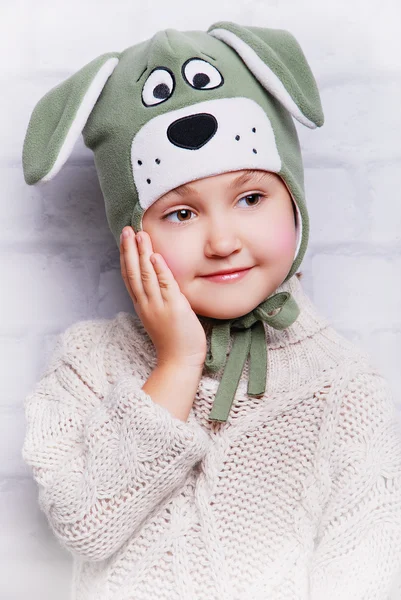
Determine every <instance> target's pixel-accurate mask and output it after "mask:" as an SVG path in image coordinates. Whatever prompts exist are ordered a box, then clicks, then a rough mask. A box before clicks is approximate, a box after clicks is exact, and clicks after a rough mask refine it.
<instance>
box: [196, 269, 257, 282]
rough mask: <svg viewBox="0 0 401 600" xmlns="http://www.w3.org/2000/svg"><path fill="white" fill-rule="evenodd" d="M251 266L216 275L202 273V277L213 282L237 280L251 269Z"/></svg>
mask: <svg viewBox="0 0 401 600" xmlns="http://www.w3.org/2000/svg"><path fill="white" fill-rule="evenodd" d="M252 268H253V267H249V268H248V269H242V270H241V271H233V272H231V273H220V274H218V275H204V276H203V279H208V280H209V281H215V282H222V283H224V282H227V283H229V282H230V281H238V280H240V279H243V278H244V277H245V276H246V274H247V273H249V271H251V269H252Z"/></svg>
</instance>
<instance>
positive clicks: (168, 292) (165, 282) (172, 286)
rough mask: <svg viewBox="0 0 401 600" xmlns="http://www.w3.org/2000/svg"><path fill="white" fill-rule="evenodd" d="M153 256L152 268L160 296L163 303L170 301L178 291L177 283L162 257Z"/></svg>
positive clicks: (158, 255)
mask: <svg viewBox="0 0 401 600" xmlns="http://www.w3.org/2000/svg"><path fill="white" fill-rule="evenodd" d="M153 256H154V259H155V260H154V263H153V268H154V270H155V273H156V276H157V279H158V283H159V289H160V294H161V296H162V298H163V300H164V301H165V302H168V301H171V299H172V296H173V294H176V293H177V291H180V289H179V286H178V283H177V281H176V279H175V277H174V275H173V274H172V272H171V271H170V269H169V268H168V265H167V263H166V261H165V260H164V259H163V257H162V255H161V254H154V255H153Z"/></svg>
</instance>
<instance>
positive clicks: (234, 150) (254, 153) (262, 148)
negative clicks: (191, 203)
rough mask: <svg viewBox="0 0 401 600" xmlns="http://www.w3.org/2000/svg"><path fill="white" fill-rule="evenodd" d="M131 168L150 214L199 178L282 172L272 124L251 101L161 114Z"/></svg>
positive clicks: (141, 138) (135, 146) (138, 144)
mask: <svg viewBox="0 0 401 600" xmlns="http://www.w3.org/2000/svg"><path fill="white" fill-rule="evenodd" d="M131 164H132V171H133V176H134V181H135V186H136V188H137V190H138V199H139V204H140V206H141V207H142V208H143V209H144V211H145V210H147V209H148V208H149V206H151V205H152V204H153V203H154V202H156V200H157V199H158V198H160V196H163V194H166V193H167V192H169V191H170V190H172V189H174V188H175V187H178V186H179V185H183V184H184V183H188V182H190V181H194V180H196V179H201V178H203V177H209V176H212V175H218V174H219V173H224V172H227V171H238V170H242V169H263V170H266V171H273V172H278V171H280V169H281V159H280V156H279V153H278V150H277V145H276V141H275V137H274V132H273V128H272V126H271V123H270V121H269V119H268V117H267V115H266V113H265V112H264V110H263V109H262V108H261V107H260V106H259V104H257V103H256V102H255V101H254V100H251V99H249V98H222V99H217V100H208V101H206V102H199V103H197V104H193V105H192V106H186V107H184V108H181V109H179V110H175V111H172V112H169V113H166V114H163V115H158V116H157V117H155V118H154V119H151V120H150V121H148V122H147V123H146V124H145V125H144V126H143V127H142V128H141V129H140V130H139V131H138V132H137V134H136V135H135V137H134V139H133V141H132V146H131Z"/></svg>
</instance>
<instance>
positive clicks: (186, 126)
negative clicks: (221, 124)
mask: <svg viewBox="0 0 401 600" xmlns="http://www.w3.org/2000/svg"><path fill="white" fill-rule="evenodd" d="M216 131H217V121H216V118H215V117H214V116H213V115H210V114H208V113H199V114H197V115H189V116H188V117H182V119H177V121H174V123H171V125H169V128H168V129H167V137H168V139H169V140H170V142H171V143H172V144H174V145H175V146H179V147H180V148H185V149H187V150H198V149H199V148H202V146H204V145H205V144H206V143H207V142H208V141H209V140H210V139H211V138H212V137H213V136H214V134H215V133H216Z"/></svg>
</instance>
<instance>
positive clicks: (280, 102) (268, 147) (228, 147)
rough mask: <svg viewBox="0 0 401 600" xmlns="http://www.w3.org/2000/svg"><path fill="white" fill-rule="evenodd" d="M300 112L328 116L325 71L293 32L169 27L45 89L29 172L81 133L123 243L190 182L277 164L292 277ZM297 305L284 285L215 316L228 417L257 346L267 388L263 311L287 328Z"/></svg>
mask: <svg viewBox="0 0 401 600" xmlns="http://www.w3.org/2000/svg"><path fill="white" fill-rule="evenodd" d="M292 117H294V118H295V119H297V120H298V121H299V122H300V123H302V124H303V125H306V126H307V127H309V128H311V129H314V128H316V127H320V126H321V125H323V122H324V116H323V111H322V106H321V102H320V96H319V91H318V88H317V85H316V81H315V79H314V76H313V74H312V72H311V70H310V67H309V65H308V63H307V61H306V58H305V56H304V54H303V52H302V49H301V47H300V46H299V44H298V42H297V41H296V39H295V38H294V37H293V35H292V34H291V33H289V32H288V31H285V30H282V29H268V28H262V27H245V26H242V25H238V24H236V23H232V22H228V21H220V22H218V23H215V24H214V25H212V26H211V27H209V29H208V31H207V32H203V31H187V32H180V31H177V30H175V29H166V30H164V31H159V32H157V33H156V34H155V35H154V36H153V37H152V38H151V39H149V40H146V41H144V42H141V43H139V44H136V45H135V46H131V47H130V48H127V49H126V50H124V51H123V52H109V53H106V54H102V55H101V56H99V57H98V58H96V59H94V60H93V61H91V62H90V63H88V64H87V65H85V66H84V67H82V69H80V70H79V71H78V72H77V73H75V74H74V75H72V76H71V77H69V78H68V79H66V80H65V81H64V82H62V83H61V84H59V85H57V86H56V87H54V88H53V89H51V90H50V91H49V92H48V93H47V94H46V95H45V96H44V97H43V98H41V100H40V101H39V102H38V103H37V105H36V106H35V108H34V110H33V112H32V115H31V118H30V122H29V125H28V129H27V133H26V136H25V141H24V147H23V156H22V161H23V169H24V177H25V181H26V183H27V184H29V185H33V184H37V183H41V182H47V181H50V180H51V179H53V177H54V176H55V175H56V174H57V173H58V172H59V171H60V169H61V168H62V166H63V165H64V163H65V162H66V160H67V159H68V157H69V155H70V154H71V152H72V149H73V147H74V145H75V142H76V140H77V138H78V137H79V135H80V134H81V133H82V135H83V138H84V142H85V145H86V146H87V147H88V148H91V150H92V151H93V152H94V159H95V165H96V170H97V173H98V177H99V182H100V187H101V189H102V193H103V196H104V201H105V207H106V215H107V220H108V223H109V226H110V229H111V231H112V233H113V235H114V237H115V240H116V243H117V245H118V246H119V240H120V234H121V231H122V229H123V228H124V227H125V226H127V225H130V226H132V227H133V229H134V231H135V232H138V231H140V230H141V229H142V217H143V214H144V212H145V211H146V210H147V209H148V208H149V207H150V206H151V205H152V204H153V203H154V202H156V201H157V200H158V198H160V197H161V196H162V195H164V194H165V193H167V192H169V191H170V190H172V189H174V188H176V187H178V186H180V185H182V184H185V183H188V182H190V181H193V180H196V179H201V178H203V177H209V176H212V175H218V174H219V173H225V172H228V171H236V170H242V169H261V170H266V171H272V172H274V173H277V174H278V175H279V176H280V177H281V179H282V180H283V181H284V183H285V184H286V186H287V189H288V191H289V193H290V194H291V197H292V200H293V202H294V206H295V209H296V223H297V235H298V243H297V248H296V252H295V256H294V261H293V264H292V266H291V269H290V271H289V272H288V274H287V276H286V278H285V280H284V282H285V281H287V280H288V279H289V278H290V277H292V275H293V274H294V273H295V272H296V270H297V269H298V267H299V265H300V264H301V262H302V259H303V257H304V254H305V252H306V248H307V244H308V238H309V218H308V212H307V208H306V203H305V197H304V173H303V164H302V156H301V151H300V145H299V140H298V136H297V132H296V129H295V126H294V122H293V120H292ZM276 310H277V312H275V311H276ZM273 313H275V314H273ZM298 315H299V307H298V305H297V304H296V302H295V300H294V298H293V297H292V296H291V294H289V293H287V292H284V293H278V294H274V295H272V296H269V297H268V298H267V299H265V300H264V301H263V302H262V303H260V304H259V305H258V306H257V307H256V308H255V309H253V310H252V311H251V312H249V313H248V314H246V315H243V316H241V317H239V318H237V319H224V320H223V319H210V321H212V323H213V330H212V335H211V344H210V352H209V354H208V356H207V358H206V361H205V366H206V367H207V368H208V369H209V370H210V371H212V372H218V371H219V370H220V369H221V368H222V367H223V366H225V369H224V372H223V375H222V378H221V382H220V385H219V389H218V391H217V395H216V398H215V400H214V404H213V407H212V410H211V412H210V415H209V419H210V420H216V421H226V420H227V417H228V414H229V411H230V408H231V404H232V402H233V399H234V395H235V392H236V389H237V386H238V383H239V380H240V377H241V373H242V370H243V367H244V364H245V361H246V359H247V357H248V355H250V369H249V382H248V389H247V393H248V395H250V396H260V395H263V394H264V392H265V388H266V374H267V349H266V339H265V329H264V326H263V321H265V322H267V323H268V324H269V325H270V326H271V327H274V328H276V329H284V328H285V327H288V326H289V325H291V324H292V323H293V322H294V321H295V320H296V319H297V317H298ZM231 331H233V332H235V338H234V340H233V345H232V348H231V351H230V354H229V357H228V359H227V349H228V347H229V343H230V334H231ZM226 360H227V364H225V363H226Z"/></svg>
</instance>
